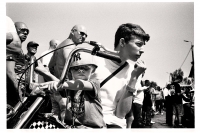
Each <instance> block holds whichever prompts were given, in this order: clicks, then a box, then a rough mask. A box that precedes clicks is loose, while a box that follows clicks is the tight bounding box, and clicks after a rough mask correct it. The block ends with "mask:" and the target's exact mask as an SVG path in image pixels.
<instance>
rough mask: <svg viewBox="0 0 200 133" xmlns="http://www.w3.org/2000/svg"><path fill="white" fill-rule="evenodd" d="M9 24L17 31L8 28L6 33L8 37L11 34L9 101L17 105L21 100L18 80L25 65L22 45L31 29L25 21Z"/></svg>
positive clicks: (7, 52) (9, 44)
mask: <svg viewBox="0 0 200 133" xmlns="http://www.w3.org/2000/svg"><path fill="white" fill-rule="evenodd" d="M7 26H8V27H11V26H12V29H13V28H14V29H15V31H14V30H12V31H11V30H10V31H9V28H8V33H6V39H7V35H9V36H8V37H9V41H7V40H6V42H7V45H6V74H7V103H8V104H9V105H11V106H15V104H16V103H17V102H18V100H19V93H18V92H19V90H18V80H19V77H20V73H21V72H22V67H24V58H23V57H24V56H23V51H22V49H21V45H22V42H24V41H25V40H26V38H27V36H28V33H29V30H28V28H27V26H26V24H25V23H23V22H16V23H13V22H12V25H11V23H7ZM10 37H11V38H10ZM10 41H12V42H10Z"/></svg>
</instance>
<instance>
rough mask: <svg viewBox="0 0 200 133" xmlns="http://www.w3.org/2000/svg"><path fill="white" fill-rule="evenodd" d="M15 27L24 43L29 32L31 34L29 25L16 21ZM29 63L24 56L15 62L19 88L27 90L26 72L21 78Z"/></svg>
mask: <svg viewBox="0 0 200 133" xmlns="http://www.w3.org/2000/svg"><path fill="white" fill-rule="evenodd" d="M15 28H16V31H17V34H18V36H19V38H20V40H21V42H22V43H23V42H24V41H26V39H27V37H28V34H29V29H28V27H27V25H26V24H25V23H24V22H15ZM27 65H28V64H27V61H26V60H25V57H24V56H22V57H21V58H19V59H18V60H17V61H16V64H15V73H16V75H17V80H18V82H20V84H19V89H20V90H22V91H24V90H25V88H26V85H27V81H26V80H25V74H24V75H23V77H22V78H21V80H20V77H21V75H22V74H23V73H24V71H25V69H26V67H27ZM19 80H20V81H19Z"/></svg>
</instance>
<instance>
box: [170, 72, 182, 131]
mask: <svg viewBox="0 0 200 133" xmlns="http://www.w3.org/2000/svg"><path fill="white" fill-rule="evenodd" d="M182 80H183V77H182V76H181V75H178V76H177V78H176V79H175V81H174V82H173V83H172V84H171V87H172V88H173V89H174V90H175V92H174V95H172V106H173V117H172V126H173V127H182V123H181V117H182V116H183V102H182V94H181V87H180V85H179V83H180V82H182ZM175 118H176V119H177V124H176V125H175V120H176V119H175Z"/></svg>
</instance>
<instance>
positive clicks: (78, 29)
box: [36, 25, 87, 115]
mask: <svg viewBox="0 0 200 133" xmlns="http://www.w3.org/2000/svg"><path fill="white" fill-rule="evenodd" d="M86 38H87V29H86V27H85V26H83V25H75V26H74V27H73V28H72V29H71V32H70V34H69V37H68V38H67V39H66V40H64V41H63V42H62V43H60V44H59V45H58V46H57V48H60V47H63V46H66V45H70V46H67V47H65V48H62V49H59V50H57V51H55V52H54V54H53V56H52V57H51V60H50V62H49V65H48V67H49V71H50V72H51V74H53V75H54V76H55V77H56V78H57V79H60V76H61V74H62V71H63V68H64V65H65V62H66V61H67V59H68V56H69V53H70V52H71V51H72V49H74V48H75V47H76V46H77V45H79V44H81V43H83V42H84V41H85V39H86ZM38 64H39V63H38ZM40 66H41V65H40V64H39V67H37V68H36V69H37V72H38V73H39V74H40V75H42V76H43V77H44V79H45V80H46V81H52V80H55V77H53V78H51V77H52V75H51V74H50V73H49V72H48V71H47V70H45V69H44V67H43V66H41V67H40ZM42 67H43V68H42ZM47 75H48V76H49V75H50V78H49V77H48V76H47ZM46 77H47V78H46ZM60 99H61V100H60ZM51 100H52V104H53V105H52V106H58V107H59V106H60V107H64V108H65V106H66V103H65V102H66V99H65V98H63V97H62V96H61V95H60V93H59V92H56V93H54V94H53V95H52V97H51ZM57 101H59V102H57ZM57 109H58V108H57ZM52 112H53V113H54V114H55V115H60V113H59V112H60V111H58V110H55V108H54V109H52Z"/></svg>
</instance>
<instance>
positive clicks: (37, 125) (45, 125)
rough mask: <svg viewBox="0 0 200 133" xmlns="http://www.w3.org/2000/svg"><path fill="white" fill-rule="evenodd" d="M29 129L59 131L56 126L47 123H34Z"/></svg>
mask: <svg viewBox="0 0 200 133" xmlns="http://www.w3.org/2000/svg"><path fill="white" fill-rule="evenodd" d="M29 129H59V127H58V126H56V125H55V124H53V123H52V122H48V121H39V120H38V121H34V122H33V123H32V124H31V125H30V127H29Z"/></svg>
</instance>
